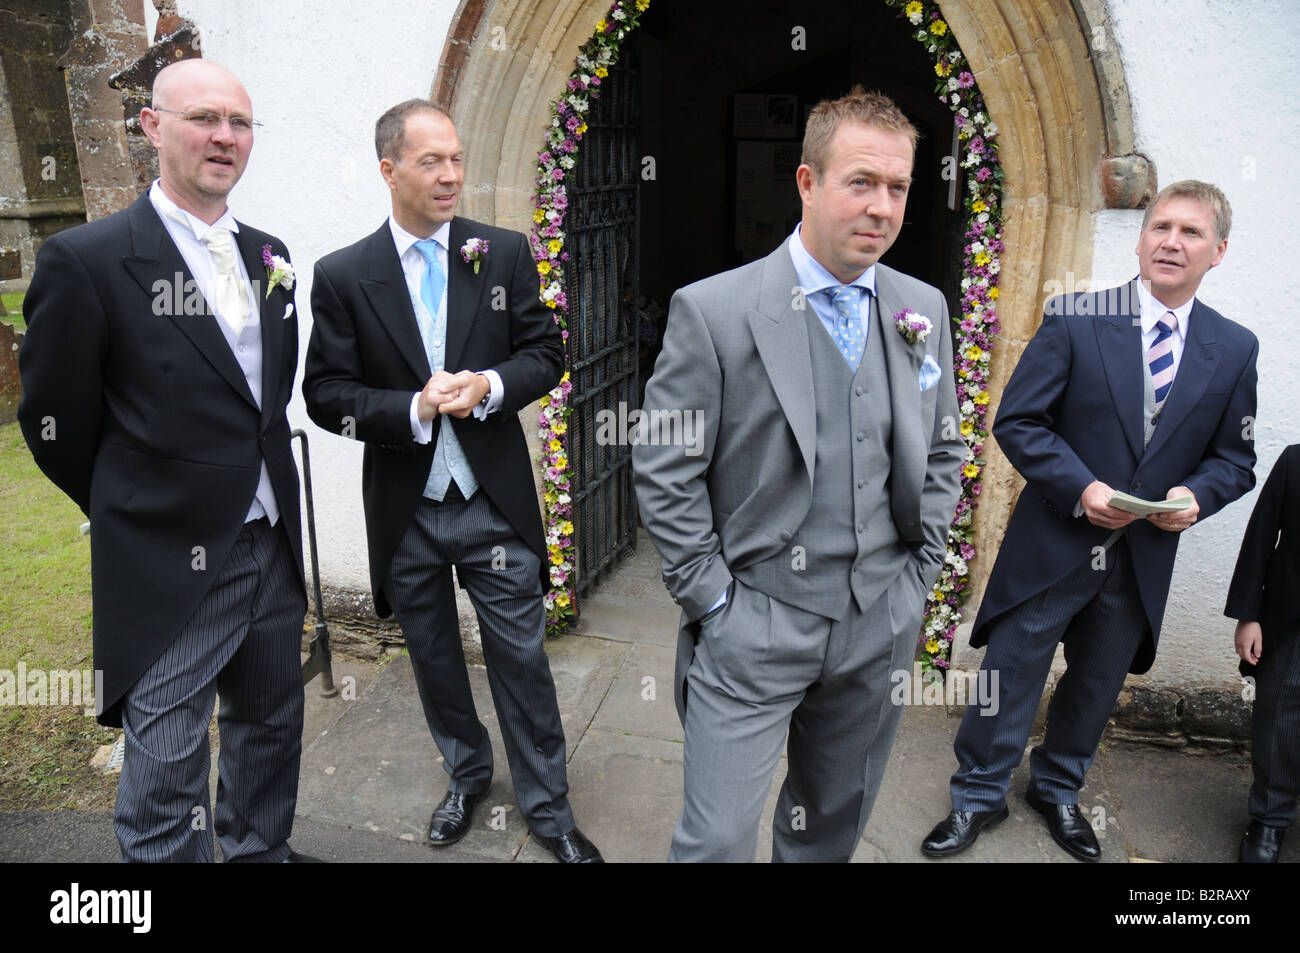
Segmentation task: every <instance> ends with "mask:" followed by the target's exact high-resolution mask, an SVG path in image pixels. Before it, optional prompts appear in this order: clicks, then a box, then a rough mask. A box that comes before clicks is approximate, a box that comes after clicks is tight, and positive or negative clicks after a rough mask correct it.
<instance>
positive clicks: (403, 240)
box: [388, 214, 451, 258]
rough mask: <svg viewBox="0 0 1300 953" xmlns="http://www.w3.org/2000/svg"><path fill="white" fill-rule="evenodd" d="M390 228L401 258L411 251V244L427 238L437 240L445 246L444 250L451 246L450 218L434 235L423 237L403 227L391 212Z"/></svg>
mask: <svg viewBox="0 0 1300 953" xmlns="http://www.w3.org/2000/svg"><path fill="white" fill-rule="evenodd" d="M388 228H389V230H390V231H392V233H393V244H394V245H396V246H397V257H398V258H401V257H402V256H404V255H405V254H406V253H407V252H408V251H410V250H411V246H412V245H414V244H415V243H416V242H419V241H424V240H425V239H427V238H432V239H433V240H434V241H435V242H437V243H438V244H439V245H441V246H442V247H443V250H444V251H445V250H447V249H448V248H450V247H451V221H450V220H448V221H445V222H443V223H442V224H441V225H440V226H438V230H437V231H436V232H434V233H433V234H432V235H425V236H423V237H421V236H418V235H412V234H411V233H410V232H408V231H407V230H406V229H404V228H402V226H401V225H398V224H397V219H395V218H393V216H392V215H391V214H390V215H389V216H388Z"/></svg>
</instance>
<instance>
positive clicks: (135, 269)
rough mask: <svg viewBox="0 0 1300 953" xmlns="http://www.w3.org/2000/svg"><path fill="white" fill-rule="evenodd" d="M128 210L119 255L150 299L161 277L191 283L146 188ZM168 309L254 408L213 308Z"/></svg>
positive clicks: (168, 316) (170, 317)
mask: <svg viewBox="0 0 1300 953" xmlns="http://www.w3.org/2000/svg"><path fill="white" fill-rule="evenodd" d="M127 214H128V220H129V223H130V229H131V251H130V253H129V254H128V255H126V256H125V257H124V258H123V259H122V264H123V266H124V267H125V268H126V270H127V272H128V273H129V274H130V275H131V277H132V278H134V279H135V281H136V283H137V284H139V285H140V287H141V288H142V289H143V290H144V292H145V294H147V295H148V296H149V297H150V298H151V299H152V298H153V297H154V296H155V294H156V292H155V291H154V284H155V282H157V281H158V280H159V279H160V278H161V279H162V280H164V281H167V282H173V281H176V280H177V277H178V276H179V278H180V281H181V283H182V284H181V289H182V292H184V290H185V289H186V288H187V287H193V285H192V284H191V282H193V281H194V276H193V275H192V274H191V273H190V269H189V266H188V265H187V264H185V258H184V256H183V255H181V252H180V249H179V248H177V247H176V243H175V242H174V241H172V237H171V236H170V235H168V234H167V229H166V228H165V227H163V223H162V219H161V218H159V217H158V213H157V212H156V211H155V210H154V207H153V203H152V202H150V201H149V193H147V192H146V193H145V194H144V195H142V196H140V198H138V199H136V201H135V203H134V204H133V205H132V206H131V207H130V209H129V210H128V213H127ZM241 232H242V229H241ZM252 274H257V272H252ZM181 297H183V298H184V297H188V295H185V294H182V295H181ZM173 300H175V296H174V297H173ZM171 311H172V309H168V312H167V313H166V315H165V316H166V317H167V318H168V320H170V321H171V322H172V324H174V325H175V326H176V327H177V328H178V329H179V330H180V332H181V333H182V334H184V335H185V336H186V337H187V338H189V340H190V342H191V343H192V344H193V345H194V346H195V347H196V348H198V350H199V353H201V354H202V355H203V357H204V358H205V359H206V360H207V361H208V363H209V364H211V365H212V367H213V368H214V369H215V370H216V371H217V373H218V374H220V375H221V376H222V377H223V378H225V380H226V383H228V384H229V385H230V386H231V387H233V388H234V389H235V391H236V393H238V394H239V395H240V396H241V397H243V398H244V399H245V400H247V401H248V402H249V403H250V404H251V405H252V406H253V407H254V408H256V407H257V401H255V400H254V399H253V392H252V391H251V390H249V389H248V382H247V381H246V380H245V379H244V371H243V369H242V368H241V367H240V366H239V362H238V361H236V360H235V355H234V354H233V353H231V350H230V345H229V344H227V343H226V337H225V335H224V334H222V333H221V329H220V328H219V327H217V322H218V321H219V320H220V319H219V318H218V317H217V316H216V315H215V314H213V313H212V309H211V308H210V307H205V309H204V313H203V314H201V315H186V314H184V313H181V314H175V313H171ZM264 396H265V395H264ZM263 403H267V401H263Z"/></svg>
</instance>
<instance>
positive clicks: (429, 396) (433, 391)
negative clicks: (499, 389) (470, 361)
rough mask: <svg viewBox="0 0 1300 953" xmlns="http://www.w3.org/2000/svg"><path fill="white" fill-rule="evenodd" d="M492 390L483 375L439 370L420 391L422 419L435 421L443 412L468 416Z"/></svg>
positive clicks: (419, 412)
mask: <svg viewBox="0 0 1300 953" xmlns="http://www.w3.org/2000/svg"><path fill="white" fill-rule="evenodd" d="M491 390H492V385H491V384H490V383H489V382H488V379H487V377H485V376H484V375H482V374H476V373H474V372H473V371H461V372H460V373H459V374H451V373H448V372H447V371H438V372H436V373H435V374H434V375H433V376H432V377H430V378H429V383H427V384H425V385H424V390H422V391H420V399H419V402H418V405H417V407H416V412H417V413H418V414H419V417H420V419H421V420H432V419H433V418H434V417H436V416H438V415H439V414H451V416H453V417H468V416H469V415H470V414H471V413H473V412H474V408H475V407H476V406H478V404H479V403H481V402H482V400H483V398H484V397H485V396H486V395H487V394H488V393H490V392H491Z"/></svg>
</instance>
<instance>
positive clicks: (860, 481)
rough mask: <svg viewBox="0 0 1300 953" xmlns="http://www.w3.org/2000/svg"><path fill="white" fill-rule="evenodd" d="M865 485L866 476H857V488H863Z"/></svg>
mask: <svg viewBox="0 0 1300 953" xmlns="http://www.w3.org/2000/svg"><path fill="white" fill-rule="evenodd" d="M866 485H867V480H866V478H865V477H858V489H859V490H860V489H862V488H863V487H864V486H866Z"/></svg>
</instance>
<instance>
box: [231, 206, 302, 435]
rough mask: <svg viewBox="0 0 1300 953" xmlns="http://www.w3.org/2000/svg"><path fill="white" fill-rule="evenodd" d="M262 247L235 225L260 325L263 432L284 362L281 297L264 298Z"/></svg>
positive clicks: (245, 228) (265, 275)
mask: <svg viewBox="0 0 1300 953" xmlns="http://www.w3.org/2000/svg"><path fill="white" fill-rule="evenodd" d="M263 244H264V243H263V242H261V241H259V240H258V236H257V235H254V234H253V229H251V228H249V227H248V226H247V225H245V224H244V223H243V222H240V223H239V231H237V232H236V233H235V245H236V246H237V247H238V248H239V254H240V257H242V258H243V259H244V269H245V270H246V271H247V272H248V279H249V281H251V282H252V284H253V292H254V295H255V298H256V301H257V311H258V321H259V322H260V325H261V327H260V329H259V333H260V334H261V336H262V428H263V429H265V428H266V426H267V424H269V423H270V422H271V417H272V416H273V415H274V414H273V412H274V409H275V406H276V403H277V401H278V394H279V386H278V385H279V384H280V380H279V376H280V368H281V366H282V364H281V361H282V360H283V359H284V356H283V351H284V327H283V325H284V310H283V307H284V305H283V296H282V295H279V296H277V295H276V294H275V293H274V292H273V291H272V293H271V294H270V295H268V294H267V291H268V290H271V289H269V288H267V278H268V277H269V273H268V272H267V270H266V265H265V264H263V262H262V245H263ZM272 298H274V299H275V302H276V303H275V304H274V305H273V304H271V299H272ZM277 306H278V310H277ZM295 343H296V342H295Z"/></svg>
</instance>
